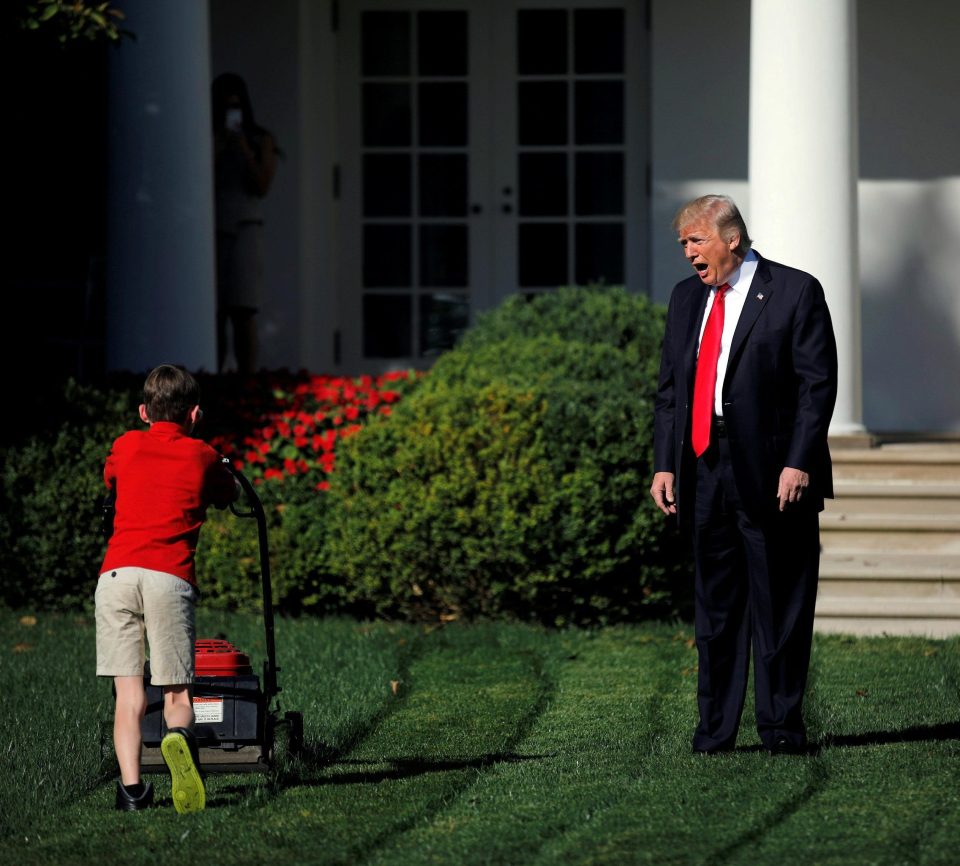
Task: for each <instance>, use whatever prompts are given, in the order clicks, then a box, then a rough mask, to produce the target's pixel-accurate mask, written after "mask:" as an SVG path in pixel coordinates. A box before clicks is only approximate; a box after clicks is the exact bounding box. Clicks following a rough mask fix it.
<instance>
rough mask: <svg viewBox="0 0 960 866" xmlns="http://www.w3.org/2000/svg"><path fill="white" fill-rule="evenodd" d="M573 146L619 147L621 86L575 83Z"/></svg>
mask: <svg viewBox="0 0 960 866" xmlns="http://www.w3.org/2000/svg"><path fill="white" fill-rule="evenodd" d="M573 93H574V102H575V107H574V112H573V113H574V121H573V123H574V137H575V141H576V143H577V144H622V143H623V113H624V102H623V82H622V81H578V82H577V83H576V84H575V85H574V91H573Z"/></svg>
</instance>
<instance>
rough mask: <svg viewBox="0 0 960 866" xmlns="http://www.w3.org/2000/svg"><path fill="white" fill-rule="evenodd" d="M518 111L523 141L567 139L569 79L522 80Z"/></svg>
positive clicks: (560, 141)
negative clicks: (566, 80)
mask: <svg viewBox="0 0 960 866" xmlns="http://www.w3.org/2000/svg"><path fill="white" fill-rule="evenodd" d="M517 112H518V115H517V126H518V131H519V140H520V144H521V145H524V144H541V145H542V144H566V143H567V82H565V81H521V82H520V83H519V84H518V85H517Z"/></svg>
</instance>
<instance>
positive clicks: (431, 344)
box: [420, 294, 470, 355]
mask: <svg viewBox="0 0 960 866" xmlns="http://www.w3.org/2000/svg"><path fill="white" fill-rule="evenodd" d="M469 322H470V304H469V302H468V301H467V299H466V298H465V297H463V296H461V295H447V294H444V295H421V296H420V354H421V355H439V354H440V353H441V352H444V351H446V350H447V349H452V348H453V346H454V344H455V343H456V342H457V340H458V339H459V338H460V336H461V335H462V334H463V332H464V331H465V330H466V329H467V325H468V324H469Z"/></svg>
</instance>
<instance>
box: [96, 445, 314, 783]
mask: <svg viewBox="0 0 960 866" xmlns="http://www.w3.org/2000/svg"><path fill="white" fill-rule="evenodd" d="M222 462H223V464H224V465H225V466H226V467H227V468H228V469H229V470H230V472H232V473H233V476H234V477H235V478H236V479H237V481H238V482H239V483H240V486H241V488H242V489H243V492H244V494H245V495H246V500H247V505H248V509H247V510H240V508H238V507H237V504H236V503H234V504H232V505H231V506H230V510H231V511H232V512H233V513H234V514H235V515H236V516H237V517H241V518H253V519H255V520H256V521H257V530H258V535H259V542H260V577H261V583H262V585H263V624H264V629H265V633H266V649H267V658H266V660H265V661H264V664H263V679H262V680H261V679H260V677H258V676H257V675H256V674H254V673H253V668H252V666H251V663H250V657H249V655H247V654H246V653H244V652H241V651H240V650H238V649H237V648H236V647H235V646H233V644H231V643H230V642H229V641H228V640H226V639H223V638H200V639H198V640H197V641H196V645H195V658H196V675H195V677H194V686H193V710H194V715H195V718H196V722H195V725H194V731H195V733H196V735H197V741H198V744H199V746H200V763H201V766H202V767H203V770H204V772H208V773H209V772H225V773H235V772H242V771H248V770H253V771H263V770H267V769H269V768H270V767H271V766H272V765H273V764H274V763H275V761H276V760H277V759H278V758H279V757H280V756H281V755H284V754H286V755H295V754H297V753H298V752H299V751H300V749H301V747H302V745H303V714H302V713H299V712H289V711H288V712H285V713H283V714H282V715H281V708H280V701H279V699H278V697H277V696H278V695H279V693H280V691H281V689H280V686H279V685H278V684H277V673H278V672H279V670H280V668H278V667H277V656H276V646H275V642H274V630H273V598H272V591H271V582H270V551H269V548H268V546H267V520H266V516H265V514H264V511H263V504H262V503H261V502H260V497H259V496H257V494H256V491H255V490H254V488H253V485H252V484H251V483H250V481H249V480H248V479H247V478H246V477H245V476H244V475H243V473H241V472H240V471H239V470H238V469H237V468H236V467H235V466H234V465H233V464H232V463H231V462H230V460H229V459H228V458H226V457H224V458H222ZM107 512H108V507H107V506H106V505H105V508H104V515H105V521H104V523H105V532H106V531H108V524H109V522H110V521H109V515H108V513H107ZM149 665H150V662H149V661H148V662H147V667H146V669H145V671H144V686H145V687H146V691H147V713H146V716H145V717H144V719H143V722H142V724H141V734H142V738H143V750H142V754H141V765H142V767H143V770H144V771H145V772H151V771H158V770H165V769H166V766H165V764H164V760H163V756H162V755H161V753H160V741H161V740H162V739H163V735H164V734H165V733H166V724H165V723H164V720H163V689H162V688H161V687H160V686H154V685H151V683H150V669H149Z"/></svg>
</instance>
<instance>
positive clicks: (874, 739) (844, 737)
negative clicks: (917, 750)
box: [822, 722, 960, 749]
mask: <svg viewBox="0 0 960 866" xmlns="http://www.w3.org/2000/svg"><path fill="white" fill-rule="evenodd" d="M938 740H960V722H944V723H943V724H941V725H913V726H912V727H909V728H903V729H902V730H899V731H870V732H868V733H865V734H825V735H824V737H823V741H822V746H823V748H831V749H832V748H836V747H838V746H839V747H847V746H886V745H890V744H892V743H928V742H936V741H938Z"/></svg>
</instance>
